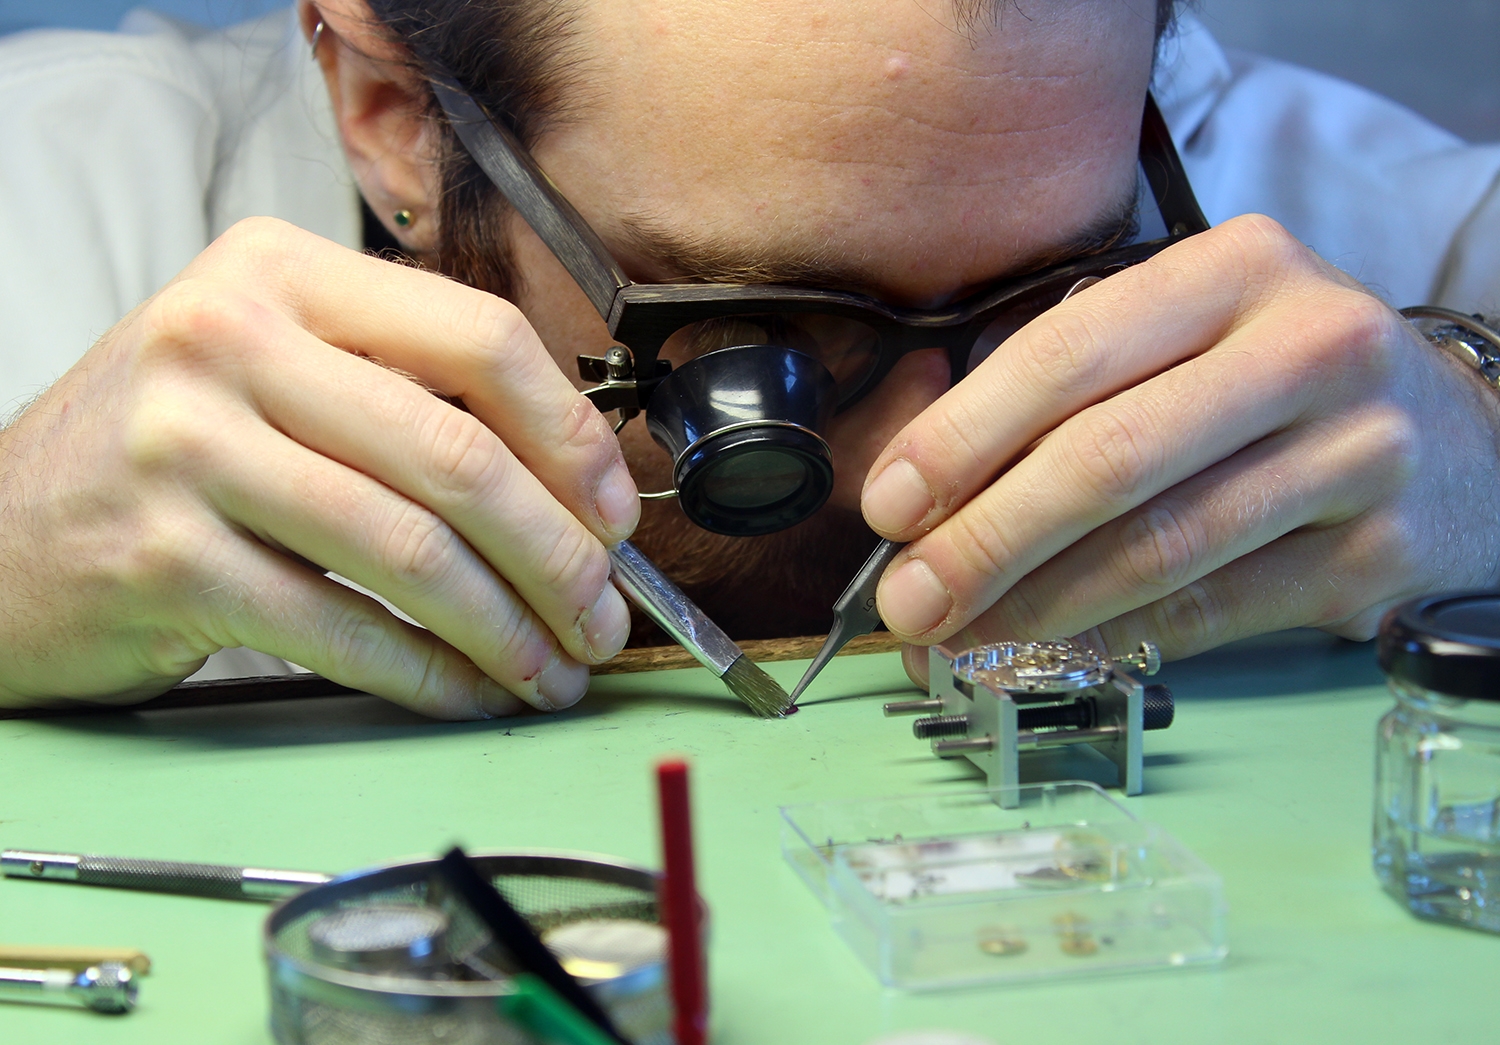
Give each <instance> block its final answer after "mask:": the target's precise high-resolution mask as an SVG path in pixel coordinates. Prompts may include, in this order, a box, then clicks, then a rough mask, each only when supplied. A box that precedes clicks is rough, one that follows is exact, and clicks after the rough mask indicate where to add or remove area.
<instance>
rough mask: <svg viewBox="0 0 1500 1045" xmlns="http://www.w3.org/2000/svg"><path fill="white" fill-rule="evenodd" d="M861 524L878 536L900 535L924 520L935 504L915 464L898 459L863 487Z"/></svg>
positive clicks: (935, 500) (935, 499) (930, 491)
mask: <svg viewBox="0 0 1500 1045" xmlns="http://www.w3.org/2000/svg"><path fill="white" fill-rule="evenodd" d="M861 500H862V501H863V502H864V509H865V521H866V522H868V523H869V524H870V527H871V529H874V530H877V531H879V532H880V533H900V532H901V531H903V530H907V529H910V528H911V527H913V526H915V525H917V523H919V522H921V521H922V520H923V519H925V518H927V513H928V512H930V511H932V509H933V507H934V506H935V505H936V504H937V498H935V497H933V496H932V490H931V489H930V488H929V487H928V485H927V481H926V480H925V479H923V478H922V473H921V472H919V471H917V468H916V465H914V464H912V463H911V462H910V461H908V460H907V459H906V458H904V457H898V458H896V459H895V460H894V461H892V462H891V463H890V464H888V465H886V466H885V468H884V469H883V470H882V471H881V473H880V474H879V475H877V476H876V477H875V478H874V479H873V480H872V481H871V482H870V484H869V485H868V486H866V487H865V493H864V496H863V497H862V498H861Z"/></svg>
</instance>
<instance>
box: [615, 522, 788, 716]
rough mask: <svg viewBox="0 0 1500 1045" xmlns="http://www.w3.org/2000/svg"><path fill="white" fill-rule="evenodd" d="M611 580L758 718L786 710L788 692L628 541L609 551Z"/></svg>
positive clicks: (783, 712) (782, 712) (781, 713)
mask: <svg viewBox="0 0 1500 1045" xmlns="http://www.w3.org/2000/svg"><path fill="white" fill-rule="evenodd" d="M609 561H610V563H611V564H612V565H613V567H614V570H613V577H614V582H615V584H616V585H617V586H618V587H619V589H620V590H621V591H622V592H624V593H625V595H626V597H628V598H629V599H630V601H631V602H633V603H635V604H636V605H637V606H639V607H640V608H641V609H642V610H643V611H645V613H646V616H648V617H650V618H651V619H652V620H654V621H655V622H656V623H657V624H659V625H661V627H662V629H663V630H664V631H665V632H666V633H667V634H668V635H670V636H672V638H673V639H675V640H676V641H677V642H678V643H679V644H681V646H682V648H683V649H685V650H687V651H688V652H689V653H691V654H692V655H693V656H694V657H696V658H697V660H698V662H699V663H700V664H702V665H703V666H704V667H706V668H708V670H709V671H712V672H713V673H714V674H715V675H717V676H718V677H719V678H720V679H721V680H723V682H724V685H726V686H728V687H729V691H730V692H731V693H733V694H734V695H735V696H737V697H739V698H740V700H742V701H744V702H745V706H746V707H748V708H749V709H750V710H751V711H753V712H755V713H756V714H757V715H760V716H761V717H763V718H771V717H774V716H778V715H783V714H785V713H786V710H787V708H788V707H790V706H791V703H792V701H791V698H790V697H788V696H787V694H786V690H784V689H782V688H781V687H780V686H778V685H777V684H776V680H775V679H773V678H771V676H770V675H767V674H766V673H765V672H764V671H762V670H761V669H760V668H758V667H756V665H755V662H754V661H752V660H751V659H750V658H749V657H747V656H745V653H744V651H743V650H741V649H740V648H739V647H738V646H736V645H735V644H734V642H733V641H731V639H730V638H729V636H728V635H725V634H724V632H723V631H722V630H720V628H719V626H718V625H717V624H715V623H714V622H713V621H711V620H709V619H708V615H707V614H705V613H704V612H703V611H702V610H700V609H699V608H698V607H697V606H695V605H694V604H693V601H692V600H691V599H689V598H688V597H687V596H686V595H684V594H683V593H682V589H681V588H679V587H677V585H675V584H673V583H672V582H671V581H670V580H668V579H667V576H666V574H664V573H662V572H661V570H659V569H657V568H656V564H655V563H653V562H652V561H651V560H650V559H648V558H646V557H645V556H644V555H642V554H641V552H640V549H639V548H637V547H636V546H635V545H633V544H631V543H630V542H629V541H621V542H620V543H619V544H618V545H616V546H615V547H613V548H611V549H610V551H609Z"/></svg>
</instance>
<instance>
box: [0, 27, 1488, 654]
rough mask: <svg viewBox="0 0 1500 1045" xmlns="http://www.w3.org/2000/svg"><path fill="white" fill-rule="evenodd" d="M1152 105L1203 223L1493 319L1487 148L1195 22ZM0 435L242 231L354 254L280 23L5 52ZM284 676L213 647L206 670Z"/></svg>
mask: <svg viewBox="0 0 1500 1045" xmlns="http://www.w3.org/2000/svg"><path fill="white" fill-rule="evenodd" d="M1153 86H1154V90H1155V92H1156V96H1157V99H1158V101H1159V103H1160V104H1161V107H1162V111H1163V114H1164V115H1165V117H1166V119H1167V123H1168V125H1169V126H1170V128H1171V130H1172V134H1173V137H1174V139H1175V140H1176V141H1177V143H1178V146H1179V148H1180V149H1181V151H1182V157H1183V162H1184V163H1185V165H1186V167H1187V170H1188V174H1189V176H1190V178H1191V180H1192V182H1193V186H1194V188H1195V189H1196V191H1197V194H1198V199H1199V201H1200V202H1201V204H1202V205H1203V209H1204V211H1205V213H1206V214H1207V215H1208V218H1209V220H1210V221H1214V222H1220V221H1224V220H1225V219H1227V218H1230V217H1233V216H1234V215H1237V214H1244V213H1249V212H1260V213H1264V214H1269V215H1270V216H1272V217H1274V218H1276V219H1277V220H1278V221H1280V222H1282V223H1283V224H1284V225H1286V226H1287V227H1288V228H1289V229H1290V230H1291V231H1292V232H1293V233H1294V234H1295V235H1297V236H1298V237H1299V238H1300V239H1302V240H1303V241H1304V242H1306V243H1308V244H1309V245H1311V246H1312V247H1313V248H1314V249H1316V250H1317V251H1318V252H1319V253H1320V254H1322V255H1323V256H1324V257H1325V258H1327V259H1328V260H1330V261H1332V262H1333V263H1335V264H1337V265H1339V266H1340V267H1341V268H1343V269H1344V270H1345V271H1347V272H1349V273H1350V274H1351V275H1353V276H1355V277H1356V278H1358V279H1360V280H1361V281H1363V282H1364V283H1366V284H1367V285H1369V286H1371V287H1373V288H1375V289H1376V290H1378V291H1379V292H1380V293H1381V294H1383V295H1384V296H1385V297H1386V298H1387V299H1388V300H1389V301H1390V302H1391V303H1392V304H1395V305H1397V306H1401V305H1408V304H1417V303H1436V304H1444V305H1448V306H1450V307H1454V308H1461V309H1464V310H1466V311H1475V310H1488V309H1495V308H1497V307H1500V186H1497V174H1500V146H1473V145H1466V144H1465V143H1464V142H1462V141H1461V140H1459V139H1458V138H1456V137H1455V136H1453V135H1452V134H1449V133H1448V132H1447V131H1444V130H1442V129H1440V128H1438V127H1436V126H1434V125H1433V124H1431V123H1428V122H1427V121H1426V120H1424V119H1422V118H1421V117H1420V116H1417V115H1416V114H1415V113H1413V112H1411V111H1409V110H1407V109H1405V108H1403V107H1401V106H1399V105H1397V104H1395V103H1393V102H1390V101H1388V100H1386V99H1383V98H1380V97H1378V96H1376V95H1374V94H1371V93H1370V92H1368V91H1365V90H1363V89H1361V88H1359V87H1355V86H1353V85H1351V84H1347V83H1343V82H1341V81H1338V80H1334V79H1332V78H1330V77H1327V76H1323V75H1320V74H1318V73H1314V72H1311V71H1308V70H1306V69H1300V68H1297V67H1294V66H1290V65H1286V64H1284V63H1281V62H1276V61H1272V60H1270V59H1267V58H1262V57H1259V56H1255V55H1249V54H1242V53H1234V52H1226V51H1224V50H1223V49H1222V48H1220V47H1219V45H1218V44H1217V43H1216V42H1215V41H1214V40H1213V38H1212V37H1211V36H1210V35H1209V33H1208V31H1207V30H1206V29H1205V28H1204V27H1203V26H1202V24H1201V23H1200V22H1198V21H1197V20H1196V19H1195V18H1193V17H1192V16H1191V15H1190V14H1189V15H1185V16H1184V17H1183V19H1182V22H1181V29H1180V31H1179V32H1178V34H1177V35H1176V36H1175V37H1173V38H1171V39H1169V40H1168V41H1166V42H1165V44H1164V46H1163V49H1162V54H1161V58H1160V62H1159V64H1158V69H1157V73H1156V79H1155V83H1154V85H1153ZM0 214H3V215H4V221H3V228H4V229H5V235H4V236H3V241H4V243H5V245H6V248H7V249H5V250H3V251H0V417H4V416H6V415H8V414H10V413H12V412H13V411H14V410H15V409H17V408H18V407H20V406H22V405H24V403H25V402H27V401H28V400H29V399H30V398H32V397H33V396H35V395H36V394H37V393H39V392H40V391H42V390H43V389H44V388H45V387H46V386H47V385H49V384H50V383H51V382H52V381H54V380H55V379H56V378H57V377H58V375H60V374H61V373H62V372H63V371H65V370H66V369H67V368H68V367H70V366H71V365H72V364H73V363H74V362H75V361H77V360H78V358H79V357H80V356H81V355H82V354H83V353H84V352H85V351H86V350H87V349H88V347H89V346H90V345H91V344H92V343H93V342H94V340H95V339H97V338H98V336H99V335H100V334H102V333H104V332H105V331H106V330H107V329H109V327H111V326H112V325H113V324H114V323H115V322H116V321H117V320H119V319H120V317H122V316H123V315H125V313H127V312H128V311H129V310H130V309H132V308H133V307H135V305H137V304H138V303H140V302H141V301H142V300H144V299H145V298H146V297H148V296H149V295H150V294H152V293H153V292H155V291H156V290H157V289H158V288H160V287H161V286H162V285H163V284H164V283H166V282H167V281H168V280H169V279H170V278H171V277H172V276H173V275H175V274H176V273H177V272H178V271H179V270H180V269H181V268H182V267H183V266H185V265H186V264H187V263H188V262H189V261H191V260H192V258H193V257H194V256H195V255H196V254H197V253H198V252H199V251H200V250H202V249H203V248H204V247H205V246H206V245H207V244H208V243H209V242H210V241H211V240H212V239H213V238H214V237H215V236H217V235H218V234H219V233H220V232H222V231H223V230H225V229H226V228H228V227H229V226H230V225H232V224H233V223H234V222H235V221H237V220H239V219H240V218H243V217H249V216H251V215H272V216H275V217H279V218H284V219H286V220H288V221H291V222H293V223H295V224H297V225H300V226H302V227H303V228H306V229H309V230H311V231H313V232H316V233H318V234H319V235H322V236H326V237H327V238H329V239H331V240H334V241H336V242H338V243H342V244H344V245H346V246H358V245H359V229H360V223H359V210H358V197H357V195H356V190H355V187H354V182H353V179H352V177H351V176H350V174H349V170H348V166H347V164H346V162H345V160H344V157H343V153H342V151H341V149H340V147H339V143H338V139H337V134H336V131H335V128H334V123H333V118H332V114H331V111H330V107H329V103H328V98H327V96H326V94H325V93H324V90H323V86H322V81H321V77H320V74H319V72H318V69H317V66H316V64H315V63H314V62H313V61H312V60H311V57H310V55H309V52H308V48H307V45H306V43H305V41H304V40H303V39H302V36H301V34H300V32H299V31H298V28H297V26H296V23H295V19H294V18H293V17H292V13H291V11H290V10H287V11H282V12H278V13H276V14H273V15H269V16H267V17H265V18H262V19H258V20H256V21H253V22H249V23H246V24H244V25H241V26H238V27H235V28H233V29H230V30H228V31H224V32H206V31H203V30H197V29H193V28H190V27H187V26H184V25H181V24H178V23H174V22H171V21H169V20H166V19H164V18H161V17H160V16H156V15H151V14H148V13H145V12H140V11H137V12H133V13H132V14H131V15H128V16H127V17H126V19H125V21H124V23H122V26H121V32H118V33H81V32H65V31H38V32H30V33H20V34H16V35H14V36H11V37H7V38H4V39H0ZM287 670H290V669H289V668H288V667H287V666H286V665H284V664H283V663H282V662H281V661H279V660H275V659H274V658H270V657H266V656H264V655H259V654H251V653H250V651H225V652H224V653H221V654H216V655H215V657H214V658H211V661H210V666H209V667H208V668H206V669H205V671H204V672H202V673H200V675H205V676H217V677H224V676H232V675H241V674H260V673H270V672H283V671H287Z"/></svg>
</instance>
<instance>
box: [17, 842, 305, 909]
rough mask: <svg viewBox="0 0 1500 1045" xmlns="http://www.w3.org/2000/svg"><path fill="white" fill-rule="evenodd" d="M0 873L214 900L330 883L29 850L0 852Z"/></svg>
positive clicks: (286, 874) (254, 870)
mask: <svg viewBox="0 0 1500 1045" xmlns="http://www.w3.org/2000/svg"><path fill="white" fill-rule="evenodd" d="M0 874H3V875H4V876H5V877H6V878H39V879H45V880H48V881H55V882H77V883H79V884H81V885H105V886H112V887H114V888H116V889H141V890H145V891H146V892H153V893H177V894H181V895H186V896H212V897H216V898H218V899H221V900H279V899H281V898H282V897H284V896H291V895H293V894H295V893H300V892H301V891H302V890H304V889H306V888H308V887H309V886H313V885H321V884H323V883H324V882H326V881H328V880H329V878H330V877H332V876H330V875H326V874H321V873H319V872H316V871H275V870H271V869H269V868H264V867H230V866H225V865H223V864H194V863H179V862H177V861H173V860H135V859H128V858H122V857H118V856H92V855H88V854H81V853H38V852H32V851H30V850H27V849H6V850H4V851H3V852H0Z"/></svg>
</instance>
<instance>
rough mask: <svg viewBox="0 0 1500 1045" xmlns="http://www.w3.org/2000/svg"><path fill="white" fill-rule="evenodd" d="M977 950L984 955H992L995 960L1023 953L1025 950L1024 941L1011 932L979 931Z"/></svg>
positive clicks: (1001, 930) (1002, 930)
mask: <svg viewBox="0 0 1500 1045" xmlns="http://www.w3.org/2000/svg"><path fill="white" fill-rule="evenodd" d="M979 949H980V950H981V951H983V952H984V953H985V954H993V955H995V957H997V958H1000V957H1006V956H1008V955H1012V954H1022V953H1024V952H1025V950H1026V941H1025V940H1024V939H1022V938H1021V937H1020V936H1017V935H1016V934H1015V932H1014V931H1011V930H1007V929H981V930H980V931H979Z"/></svg>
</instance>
